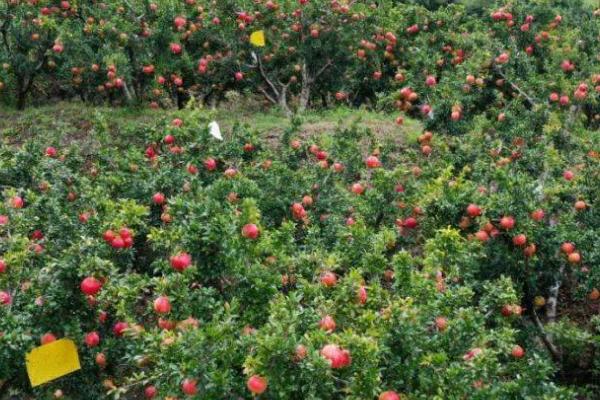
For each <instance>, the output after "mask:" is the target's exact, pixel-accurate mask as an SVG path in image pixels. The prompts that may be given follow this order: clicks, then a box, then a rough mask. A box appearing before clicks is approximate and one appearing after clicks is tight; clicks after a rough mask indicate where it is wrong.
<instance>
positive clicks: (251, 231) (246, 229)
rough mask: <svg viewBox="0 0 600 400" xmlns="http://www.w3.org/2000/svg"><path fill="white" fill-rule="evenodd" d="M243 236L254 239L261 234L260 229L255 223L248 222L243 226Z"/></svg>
mask: <svg viewBox="0 0 600 400" xmlns="http://www.w3.org/2000/svg"><path fill="white" fill-rule="evenodd" d="M242 236H243V237H245V238H246V239H252V240H254V239H256V238H258V237H259V236H260V229H259V228H258V226H256V225H255V224H246V225H244V226H243V227H242Z"/></svg>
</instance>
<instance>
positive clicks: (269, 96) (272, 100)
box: [258, 87, 277, 104]
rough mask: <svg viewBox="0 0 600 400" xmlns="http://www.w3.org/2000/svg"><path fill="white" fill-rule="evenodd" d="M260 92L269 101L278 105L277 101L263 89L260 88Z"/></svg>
mask: <svg viewBox="0 0 600 400" xmlns="http://www.w3.org/2000/svg"><path fill="white" fill-rule="evenodd" d="M258 91H259V92H261V93H262V94H263V95H264V96H265V97H266V98H267V100H269V101H270V102H271V103H273V104H277V100H275V99H274V98H273V97H272V96H271V95H269V93H268V92H267V91H266V90H265V89H264V88H262V87H258Z"/></svg>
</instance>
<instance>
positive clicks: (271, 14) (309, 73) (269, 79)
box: [247, 0, 372, 113]
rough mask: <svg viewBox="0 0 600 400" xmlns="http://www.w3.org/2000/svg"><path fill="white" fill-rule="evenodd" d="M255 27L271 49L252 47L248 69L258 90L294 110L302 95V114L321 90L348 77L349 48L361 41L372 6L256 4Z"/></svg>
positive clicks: (355, 3) (271, 100) (353, 4)
mask: <svg viewBox="0 0 600 400" xmlns="http://www.w3.org/2000/svg"><path fill="white" fill-rule="evenodd" d="M254 7H255V8H254V10H253V13H252V14H253V15H255V16H256V21H255V23H253V25H252V26H253V29H263V30H264V32H265V36H266V46H265V47H262V48H251V49H249V54H248V59H249V60H248V64H247V67H248V68H249V69H251V70H252V71H254V72H255V73H254V74H253V75H254V77H255V79H256V81H257V85H258V86H257V90H258V91H259V92H261V93H262V94H263V95H264V96H265V97H266V98H267V99H268V101H270V102H271V103H273V104H276V105H279V106H280V107H281V108H282V109H283V110H284V111H285V112H287V113H289V112H290V106H289V99H290V97H291V96H298V106H297V109H298V111H299V112H302V111H304V110H306V108H307V107H309V105H310V103H311V101H312V100H313V97H314V95H315V88H316V87H317V86H319V87H320V86H325V85H326V84H327V83H331V82H336V81H339V80H341V79H343V75H344V72H345V70H346V67H347V65H348V63H349V62H350V58H351V54H350V50H349V46H350V45H351V44H352V43H355V42H357V40H359V39H358V38H359V37H360V36H361V35H363V34H364V31H365V30H370V29H372V27H370V26H368V24H366V23H365V19H366V16H367V15H368V14H369V13H370V12H372V8H371V6H370V2H368V1H365V2H352V3H345V2H338V1H336V0H334V1H331V2H329V3H328V4H323V3H322V2H316V1H309V0H306V1H304V0H303V1H300V2H276V1H271V0H269V1H266V2H256V5H255V6H254Z"/></svg>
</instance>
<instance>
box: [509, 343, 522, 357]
mask: <svg viewBox="0 0 600 400" xmlns="http://www.w3.org/2000/svg"><path fill="white" fill-rule="evenodd" d="M510 354H511V355H512V356H513V357H514V358H523V356H525V350H524V349H523V348H522V347H521V346H519V345H518V344H517V345H515V346H514V347H513V348H512V351H511V352H510Z"/></svg>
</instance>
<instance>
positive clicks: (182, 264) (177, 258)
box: [169, 253, 192, 272]
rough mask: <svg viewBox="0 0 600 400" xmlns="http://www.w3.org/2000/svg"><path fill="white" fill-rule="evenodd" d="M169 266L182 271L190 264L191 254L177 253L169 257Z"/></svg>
mask: <svg viewBox="0 0 600 400" xmlns="http://www.w3.org/2000/svg"><path fill="white" fill-rule="evenodd" d="M169 261H170V263H171V267H172V268H173V269H174V270H176V271H179V272H181V271H184V270H186V269H187V268H188V267H189V266H190V265H192V256H190V255H189V254H188V253H179V254H176V255H174V256H171V258H170V260H169Z"/></svg>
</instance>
